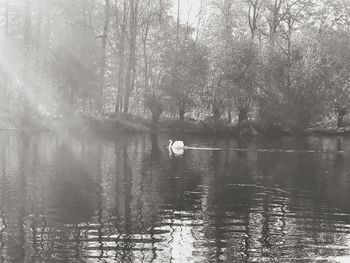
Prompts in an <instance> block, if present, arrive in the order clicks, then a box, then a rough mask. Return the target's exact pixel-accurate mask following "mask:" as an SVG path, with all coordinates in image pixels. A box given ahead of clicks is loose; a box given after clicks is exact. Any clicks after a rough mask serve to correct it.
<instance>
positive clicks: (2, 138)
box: [0, 132, 350, 262]
mask: <svg viewBox="0 0 350 263" xmlns="http://www.w3.org/2000/svg"><path fill="white" fill-rule="evenodd" d="M184 140H185V144H186V145H189V146H194V147H222V148H224V149H223V150H216V151H214V150H185V152H184V154H183V156H182V157H174V156H172V157H169V152H168V150H167V149H166V148H165V146H166V145H167V141H168V138H167V137H166V136H165V135H158V136H150V135H134V136H126V135H122V136H119V137H116V138H115V139H114V140H107V139H96V138H77V137H70V136H56V135H50V134H41V135H38V134H37V135H32V134H20V133H16V132H1V133H0V182H1V184H0V262H350V138H341V137H308V138H283V139H269V140H268V139H255V140H251V141H242V140H241V141H240V140H236V139H215V138H213V137H191V136H186V137H184ZM232 148H249V149H252V150H251V151H233V150H232ZM258 149H284V150H293V151H288V152H287V151H271V152H270V151H258ZM307 150H312V151H316V152H306V151H307ZM341 151H344V152H341Z"/></svg>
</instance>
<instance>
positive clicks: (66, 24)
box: [0, 0, 350, 130]
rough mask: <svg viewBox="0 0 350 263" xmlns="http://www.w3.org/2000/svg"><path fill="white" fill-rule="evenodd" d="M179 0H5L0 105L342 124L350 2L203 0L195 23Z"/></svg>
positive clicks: (299, 125)
mask: <svg viewBox="0 0 350 263" xmlns="http://www.w3.org/2000/svg"><path fill="white" fill-rule="evenodd" d="M179 5H181V1H179V0H76V1H69V0H45V1H44V0H23V1H18V0H2V1H1V2H0V8H1V9H0V15H1V16H2V19H1V24H0V26H1V31H2V32H1V38H0V48H1V50H2V54H1V55H0V87H1V91H0V100H1V106H0V107H1V108H0V111H2V112H9V113H10V114H15V113H16V114H19V116H22V118H24V119H25V117H26V116H27V117H28V115H29V114H33V112H41V113H47V114H53V113H55V114H63V115H64V114H70V113H72V112H80V113H82V114H85V115H93V116H101V115H103V114H111V113H119V112H122V113H131V114H134V115H140V116H144V117H149V118H151V119H152V121H153V124H154V125H156V124H157V122H158V121H159V118H160V116H161V115H162V114H163V115H168V116H169V117H174V118H179V119H180V120H184V119H185V117H186V116H188V117H191V118H194V119H208V118H209V119H211V120H213V121H227V122H229V123H231V122H234V121H236V122H238V123H242V122H245V121H247V120H251V119H254V120H256V121H259V122H260V123H261V124H263V125H266V126H271V127H284V128H286V129H292V130H294V129H295V130H299V129H305V128H306V127H308V126H310V124H312V123H315V122H321V121H326V120H335V123H336V125H337V126H338V127H341V126H342V125H343V118H344V116H345V115H346V114H347V113H348V111H349V107H350V105H349V94H350V20H349V17H350V5H349V3H348V1H347V0H242V1H236V0H201V1H200V7H199V10H198V14H197V15H196V21H197V22H196V23H197V24H195V25H194V24H193V23H190V18H188V20H187V21H183V19H180V7H179ZM174 10H177V12H174ZM181 17H183V16H181Z"/></svg>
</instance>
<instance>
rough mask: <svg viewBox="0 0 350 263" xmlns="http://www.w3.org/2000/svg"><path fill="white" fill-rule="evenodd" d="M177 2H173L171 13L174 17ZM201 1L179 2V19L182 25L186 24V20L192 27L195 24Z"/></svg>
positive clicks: (184, 0) (183, 0) (174, 0)
mask: <svg viewBox="0 0 350 263" xmlns="http://www.w3.org/2000/svg"><path fill="white" fill-rule="evenodd" d="M177 1H178V0H173V2H174V4H173V13H174V16H176V13H177ZM200 4H201V0H180V19H181V22H182V23H186V22H187V18H189V22H190V24H192V25H195V24H196V23H197V19H198V18H197V16H198V12H199V9H200Z"/></svg>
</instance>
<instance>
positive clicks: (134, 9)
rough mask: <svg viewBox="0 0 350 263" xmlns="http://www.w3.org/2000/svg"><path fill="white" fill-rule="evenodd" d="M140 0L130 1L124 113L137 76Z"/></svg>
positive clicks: (127, 108) (127, 110)
mask: <svg viewBox="0 0 350 263" xmlns="http://www.w3.org/2000/svg"><path fill="white" fill-rule="evenodd" d="M138 3H139V0H130V41H129V61H128V69H127V73H126V85H125V92H124V110H123V111H124V113H128V112H129V99H130V95H131V92H132V91H133V89H134V86H135V74H136V33H137V32H136V31H137V16H138Z"/></svg>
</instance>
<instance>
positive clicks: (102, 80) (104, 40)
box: [98, 0, 110, 112]
mask: <svg viewBox="0 0 350 263" xmlns="http://www.w3.org/2000/svg"><path fill="white" fill-rule="evenodd" d="M109 10H110V3H109V0H105V19H104V25H103V34H102V45H101V62H100V74H99V90H98V92H99V94H98V110H99V111H100V112H102V111H103V104H104V102H103V91H104V85H105V71H106V46H107V38H108V29H109Z"/></svg>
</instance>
